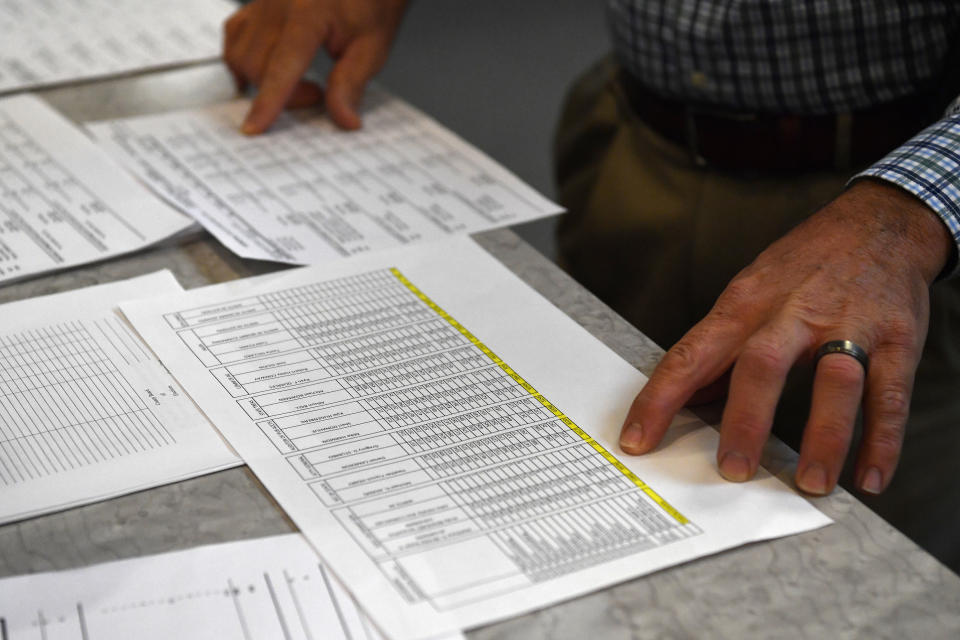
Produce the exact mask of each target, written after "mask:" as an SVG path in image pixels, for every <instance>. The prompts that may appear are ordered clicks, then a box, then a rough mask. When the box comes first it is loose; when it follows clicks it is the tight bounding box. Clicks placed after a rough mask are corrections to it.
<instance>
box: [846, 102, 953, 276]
mask: <svg viewBox="0 0 960 640" xmlns="http://www.w3.org/2000/svg"><path fill="white" fill-rule="evenodd" d="M862 177H871V178H878V179H880V180H885V181H887V182H891V183H893V184H895V185H897V186H899V187H901V188H903V189H906V190H907V191H909V192H910V193H912V194H914V195H915V196H917V197H918V198H920V200H922V201H923V202H924V203H926V204H927V206H929V207H930V208H931V209H933V210H934V211H935V212H936V213H937V215H939V216H940V218H941V219H942V220H943V222H944V224H946V225H947V228H948V229H949V230H950V233H951V235H953V239H954V242H956V244H957V247H958V250H960V114H958V113H953V114H952V115H948V116H947V117H945V118H943V119H942V120H940V121H938V122H936V123H934V124H933V125H931V126H929V127H927V128H926V129H924V130H923V131H921V132H920V133H918V134H917V135H915V136H914V137H913V138H911V139H910V140H909V141H907V142H906V143H904V144H903V145H901V146H900V147H898V148H897V149H895V150H894V151H892V152H891V153H889V154H887V156H886V157H885V158H883V159H882V160H880V161H879V162H877V163H876V164H874V165H873V166H871V167H870V168H868V169H867V170H866V171H863V172H861V173H859V174H857V175H856V176H854V177H853V179H852V180H851V182H852V181H853V180H856V179H857V178H862ZM958 265H960V262H958V261H957V260H956V259H954V262H953V265H952V266H953V269H952V270H950V271H949V272H945V273H944V274H942V275H943V276H946V277H956V276H958V275H960V266H958Z"/></svg>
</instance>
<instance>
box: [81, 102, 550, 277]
mask: <svg viewBox="0 0 960 640" xmlns="http://www.w3.org/2000/svg"><path fill="white" fill-rule="evenodd" d="M248 109H249V101H246V100H238V101H235V102H229V103H225V104H220V105H215V106H212V107H207V108H203V109H194V110H188V111H178V112H173V113H167V114H160V115H150V116H143V117H137V118H130V119H126V120H115V121H107V122H102V123H94V124H90V125H87V126H88V128H89V130H90V131H91V132H92V133H93V134H94V136H95V137H96V138H97V139H98V140H99V141H100V142H101V144H103V145H104V148H105V149H107V150H108V151H109V152H111V153H112V154H113V155H114V156H115V157H116V158H117V159H118V160H119V161H120V162H122V163H123V164H125V165H126V166H127V167H128V168H130V169H131V170H132V171H133V172H134V173H135V174H136V175H137V176H139V177H140V178H141V179H142V180H143V181H144V182H145V183H146V184H148V185H150V186H151V187H153V188H154V189H155V190H156V192H157V193H158V194H160V195H161V196H163V197H164V198H165V199H166V200H167V201H168V202H171V203H173V204H175V205H177V206H178V207H179V208H180V209H181V210H182V211H184V212H186V213H188V214H190V215H191V216H193V217H194V218H195V219H196V220H197V221H198V222H199V223H200V224H202V225H203V226H204V227H206V228H207V229H208V230H209V231H210V232H211V233H212V234H213V235H214V236H216V237H217V239H218V240H220V241H221V242H222V243H223V244H224V245H226V246H227V247H228V248H229V249H230V250H231V251H233V252H235V253H237V254H238V255H240V256H243V257H245V258H256V259H261V260H274V261H278V262H286V263H290V264H319V263H324V262H329V261H331V260H337V259H340V258H344V257H348V256H352V255H356V254H363V253H367V252H370V251H376V250H380V249H385V248H391V247H395V246H399V245H405V244H410V243H414V242H418V241H422V240H435V239H439V238H444V237H446V236H449V235H453V234H468V233H474V232H477V231H482V230H484V229H490V228H492V227H497V226H504V225H510V224H516V223H520V222H526V221H529V220H532V219H534V218H538V217H541V216H545V215H550V214H555V213H559V212H560V211H561V209H560V208H559V207H557V205H555V204H553V203H551V202H549V201H548V200H546V199H544V198H543V197H542V196H540V195H539V194H538V193H537V192H536V191H534V190H533V189H531V188H530V187H528V186H527V185H525V184H524V183H523V182H521V181H520V180H519V179H517V178H516V176H514V175H512V174H510V173H509V172H508V171H507V170H506V169H504V168H503V167H501V166H500V165H498V164H497V163H495V162H494V161H492V160H491V159H490V158H488V157H487V156H485V155H483V154H482V153H480V151H478V150H477V149H475V148H473V147H472V146H470V145H469V144H467V143H466V142H465V141H463V140H461V139H460V138H458V137H457V136H455V135H454V134H453V133H451V132H450V131H448V130H447V129H445V128H443V127H442V126H440V125H439V124H437V123H436V122H435V121H433V120H431V119H430V118H429V117H427V116H426V115H424V114H423V113H421V112H419V111H417V110H416V109H414V108H413V107H411V106H410V105H408V104H406V103H404V102H403V101H402V100H400V99H398V98H395V97H391V96H389V95H387V94H385V93H382V92H379V91H371V92H370V94H369V96H368V99H367V103H366V108H365V112H364V126H363V128H362V129H361V130H360V131H355V132H345V131H342V130H339V129H337V127H336V126H334V125H333V124H332V122H331V121H330V120H329V119H328V118H327V117H326V116H324V115H323V114H322V113H320V112H318V111H310V112H297V113H295V114H286V115H284V116H282V117H281V119H280V120H279V122H278V123H277V124H275V125H274V126H273V128H272V129H271V131H270V132H269V133H267V134H265V135H262V136H256V137H250V136H244V135H242V134H241V133H240V132H239V128H240V123H241V122H242V120H243V117H244V114H245V113H246V112H247V110H248Z"/></svg>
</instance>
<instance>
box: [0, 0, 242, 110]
mask: <svg viewBox="0 0 960 640" xmlns="http://www.w3.org/2000/svg"><path fill="white" fill-rule="evenodd" d="M236 9H237V6H236V5H235V4H233V3H231V2H228V1H227V0H163V1H162V2H150V1H148V0H147V1H145V0H43V1H40V0H0V33H2V34H3V43H2V45H0V93H3V92H7V91H17V90H21V89H27V88H36V87H41V86H45V85H50V84H58V83H63V82H71V81H76V80H88V79H91V78H98V77H103V76H109V75H116V74H120V73H129V72H132V71H140V70H144V69H156V68H161V67H170V66H174V65H179V64H185V63H190V62H200V61H204V60H214V59H216V58H218V57H219V56H220V45H221V41H222V35H221V31H222V28H221V25H222V24H223V21H224V20H226V18H227V17H228V16H229V15H230V13H232V12H233V11H235V10H236Z"/></svg>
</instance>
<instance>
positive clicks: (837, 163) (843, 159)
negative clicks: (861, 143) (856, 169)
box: [833, 112, 853, 171]
mask: <svg viewBox="0 0 960 640" xmlns="http://www.w3.org/2000/svg"><path fill="white" fill-rule="evenodd" d="M852 143H853V115H852V114H850V113H849V112H848V113H838V114H837V116H836V131H835V132H834V138H833V166H834V168H836V169H837V170H838V171H846V170H847V169H849V168H850V159H851V157H852V155H851V154H852V153H853V151H852V149H851V146H852Z"/></svg>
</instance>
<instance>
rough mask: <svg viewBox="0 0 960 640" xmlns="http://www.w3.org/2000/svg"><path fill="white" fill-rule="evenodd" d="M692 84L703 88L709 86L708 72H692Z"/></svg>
mask: <svg viewBox="0 0 960 640" xmlns="http://www.w3.org/2000/svg"><path fill="white" fill-rule="evenodd" d="M690 84H692V85H693V86H695V87H697V88H698V89H702V88H703V87H705V86H707V74H705V73H704V72H702V71H694V72H692V73H691V74H690Z"/></svg>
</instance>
